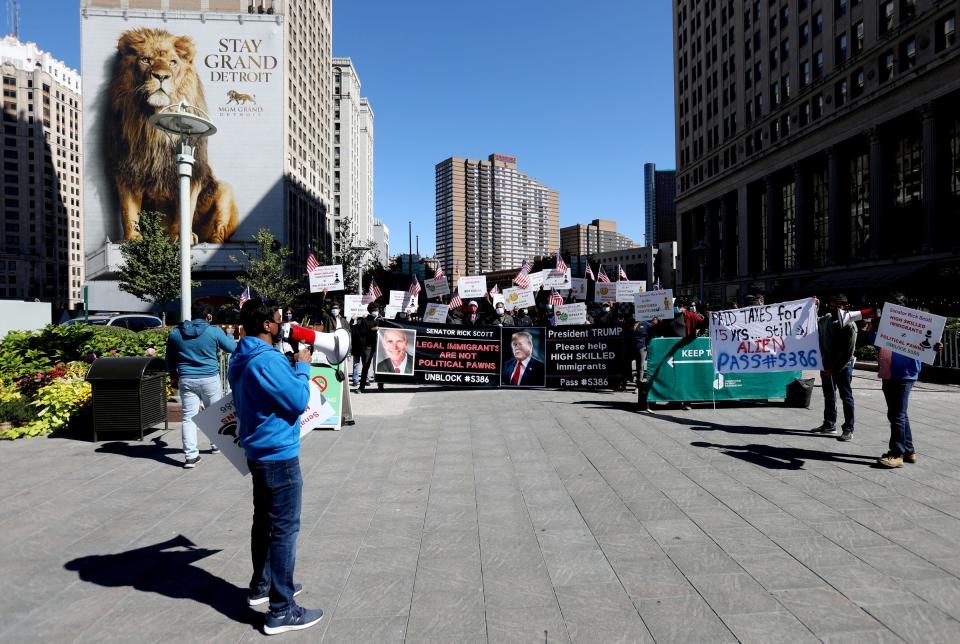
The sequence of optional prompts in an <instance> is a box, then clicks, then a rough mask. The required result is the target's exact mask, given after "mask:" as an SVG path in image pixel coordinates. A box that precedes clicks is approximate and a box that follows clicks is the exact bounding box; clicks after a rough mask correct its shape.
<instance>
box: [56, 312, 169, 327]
mask: <svg viewBox="0 0 960 644" xmlns="http://www.w3.org/2000/svg"><path fill="white" fill-rule="evenodd" d="M71 324H95V325H97V326H120V327H123V328H125V329H130V330H131V331H143V330H144V329H157V328H160V327H162V326H163V320H161V319H160V318H158V317H157V316H155V315H144V314H141V313H130V314H127V315H119V314H116V313H112V314H98V315H91V316H88V317H87V319H86V320H84V319H83V318H82V317H80V318H74V319H72V320H67V321H66V322H64V323H63V325H64V326H69V325H71Z"/></svg>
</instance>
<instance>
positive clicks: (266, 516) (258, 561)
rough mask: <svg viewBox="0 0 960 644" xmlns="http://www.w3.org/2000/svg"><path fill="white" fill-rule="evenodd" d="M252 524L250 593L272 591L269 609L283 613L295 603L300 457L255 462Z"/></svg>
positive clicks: (250, 461)
mask: <svg viewBox="0 0 960 644" xmlns="http://www.w3.org/2000/svg"><path fill="white" fill-rule="evenodd" d="M247 465H249V466H250V474H251V475H252V477H253V527H252V528H251V529H250V555H251V558H252V559H253V576H252V577H251V578H250V592H251V593H253V594H260V593H263V592H264V591H267V590H269V591H270V612H271V613H274V614H277V615H280V614H283V613H286V612H287V610H289V609H290V608H292V607H293V606H295V605H296V604H295V603H294V601H293V568H294V565H295V563H296V560H297V535H298V534H299V533H300V500H301V497H302V493H303V478H302V477H301V475H300V459H299V458H296V457H295V458H291V459H288V460H286V461H252V460H249V459H247Z"/></svg>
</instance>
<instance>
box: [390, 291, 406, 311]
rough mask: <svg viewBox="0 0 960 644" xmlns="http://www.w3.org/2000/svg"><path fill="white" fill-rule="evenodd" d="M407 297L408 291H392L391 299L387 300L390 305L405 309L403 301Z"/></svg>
mask: <svg viewBox="0 0 960 644" xmlns="http://www.w3.org/2000/svg"><path fill="white" fill-rule="evenodd" d="M406 299H407V292H406V291H394V290H391V291H390V299H389V300H388V301H387V304H388V305H389V306H395V307H397V308H398V309H403V302H404V300H406Z"/></svg>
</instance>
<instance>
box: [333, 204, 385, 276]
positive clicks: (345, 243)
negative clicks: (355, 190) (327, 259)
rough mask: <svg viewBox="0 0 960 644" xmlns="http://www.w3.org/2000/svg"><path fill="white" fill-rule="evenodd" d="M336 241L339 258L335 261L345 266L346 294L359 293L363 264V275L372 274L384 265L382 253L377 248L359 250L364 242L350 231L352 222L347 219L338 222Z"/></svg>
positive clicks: (335, 232) (335, 233)
mask: <svg viewBox="0 0 960 644" xmlns="http://www.w3.org/2000/svg"><path fill="white" fill-rule="evenodd" d="M334 239H336V240H337V242H336V243H337V247H338V253H337V255H338V256H337V257H336V258H335V259H334V261H339V262H340V265H341V266H343V287H344V293H351V294H353V293H357V292H358V290H359V288H360V284H359V279H360V268H361V263H362V267H363V274H364V275H368V274H370V273H371V272H372V271H374V270H375V269H376V268H377V267H378V266H381V265H382V258H381V257H380V251H379V250H377V249H376V248H372V249H370V250H357V249H358V248H360V247H361V246H362V245H363V242H361V241H360V239H359V237H358V236H357V235H356V234H355V233H353V232H352V231H351V230H350V222H349V221H348V220H347V219H346V218H343V219H339V220H337V223H336V229H335V231H334Z"/></svg>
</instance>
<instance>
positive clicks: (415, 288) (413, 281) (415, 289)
mask: <svg viewBox="0 0 960 644" xmlns="http://www.w3.org/2000/svg"><path fill="white" fill-rule="evenodd" d="M407 295H408V296H409V297H410V299H411V300H412V299H413V298H415V297H417V296H418V295H420V280H418V279H417V276H416V275H411V276H410V288H408V289H407Z"/></svg>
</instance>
